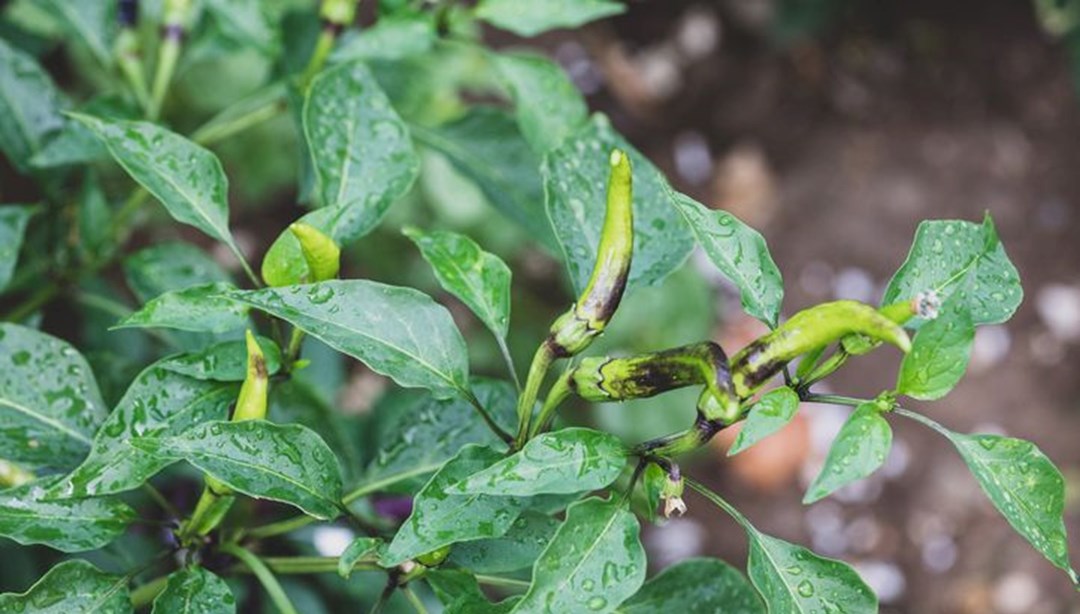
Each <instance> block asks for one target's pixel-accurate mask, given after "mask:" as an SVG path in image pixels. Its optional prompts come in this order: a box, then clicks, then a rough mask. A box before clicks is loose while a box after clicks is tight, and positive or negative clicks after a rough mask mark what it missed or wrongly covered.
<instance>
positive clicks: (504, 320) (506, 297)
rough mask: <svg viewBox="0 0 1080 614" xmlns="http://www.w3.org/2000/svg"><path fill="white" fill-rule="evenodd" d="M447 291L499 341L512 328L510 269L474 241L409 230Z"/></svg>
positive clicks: (442, 233)
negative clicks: (467, 308)
mask: <svg viewBox="0 0 1080 614" xmlns="http://www.w3.org/2000/svg"><path fill="white" fill-rule="evenodd" d="M404 232H405V235H406V236H407V237H409V238H410V239H412V241H413V243H416V246H417V247H418V248H420V253H421V255H423V257H424V260H427V262H428V264H430V265H431V268H432V270H433V271H434V272H435V277H436V278H437V279H438V280H439V285H440V286H442V288H443V289H444V290H446V291H447V292H449V293H450V294H453V295H454V296H456V297H458V298H459V299H461V302H463V303H465V304H466V305H467V306H468V307H469V309H471V310H472V311H473V313H475V314H476V316H477V317H478V318H480V321H481V322H483V323H484V326H487V327H488V329H489V330H490V331H491V332H492V333H493V334H494V335H495V336H496V337H499V338H505V337H506V333H507V330H508V329H509V327H510V267H508V266H506V263H505V262H503V261H502V260H500V259H499V257H498V256H496V255H494V254H490V253H488V252H485V251H484V250H482V249H480V246H479V245H477V244H476V242H475V241H473V240H472V239H470V238H469V237H466V236H465V235H460V234H457V233H455V232H449V231H440V230H436V231H432V232H428V233H425V232H424V231H422V230H420V229H417V228H406V229H405V231H404Z"/></svg>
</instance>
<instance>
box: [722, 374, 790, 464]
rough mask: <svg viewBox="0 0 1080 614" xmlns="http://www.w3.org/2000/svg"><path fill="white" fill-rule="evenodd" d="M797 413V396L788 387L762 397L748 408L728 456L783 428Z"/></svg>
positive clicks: (772, 391)
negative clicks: (748, 411) (748, 410)
mask: <svg viewBox="0 0 1080 614" xmlns="http://www.w3.org/2000/svg"><path fill="white" fill-rule="evenodd" d="M798 411H799V395H798V394H796V393H795V391H794V390H792V389H791V388H788V387H786V386H785V387H782V388H777V389H776V390H771V391H769V392H767V393H766V394H764V395H762V397H761V399H760V400H759V401H758V402H757V403H754V404H753V405H752V406H751V407H750V413H748V414H747V416H746V421H745V422H743V425H742V429H741V430H739V435H738V437H736V438H735V443H733V444H731V448H730V449H729V450H728V456H734V455H736V454H738V453H739V452H742V451H743V450H745V449H747V448H749V447H750V446H752V445H754V444H755V443H757V442H759V441H761V440H762V439H765V438H766V437H768V436H769V435H772V434H773V433H775V432H776V431H779V430H780V429H782V428H784V426H786V425H787V423H788V422H791V419H792V418H794V417H795V414H796V413H797V412H798Z"/></svg>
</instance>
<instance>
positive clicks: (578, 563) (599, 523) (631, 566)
mask: <svg viewBox="0 0 1080 614" xmlns="http://www.w3.org/2000/svg"><path fill="white" fill-rule="evenodd" d="M639 531H640V526H639V525H638V521H637V518H635V517H634V515H633V514H632V513H630V511H629V510H627V509H626V506H625V505H623V504H622V502H621V501H619V497H615V496H613V497H612V499H611V500H609V501H603V500H601V499H597V498H592V499H586V500H584V501H581V502H578V503H575V504H574V505H572V506H570V508H569V509H568V510H567V511H566V521H565V522H563V524H562V526H561V527H559V531H558V532H557V533H555V537H554V538H553V539H552V540H551V543H549V544H548V546H547V548H545V549H544V552H543V554H541V555H540V558H538V559H537V560H536V565H535V566H534V567H533V576H532V584H531V585H530V586H529V590H528V592H526V593H525V596H524V597H523V598H522V599H521V601H520V602H518V604H517V606H516V607H515V608H514V609H513V610H512V611H513V612H612V611H614V610H615V608H617V607H618V606H619V604H620V603H622V602H623V601H625V600H626V599H628V598H630V596H631V595H633V594H634V593H635V592H637V590H638V588H639V587H640V586H641V584H642V582H644V581H645V549H644V548H642V547H641V541H640V538H639V535H638V533H639Z"/></svg>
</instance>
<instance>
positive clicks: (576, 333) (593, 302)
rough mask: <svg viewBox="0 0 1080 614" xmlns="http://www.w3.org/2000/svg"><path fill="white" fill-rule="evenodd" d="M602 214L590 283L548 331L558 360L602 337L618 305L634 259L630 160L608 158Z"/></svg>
mask: <svg viewBox="0 0 1080 614" xmlns="http://www.w3.org/2000/svg"><path fill="white" fill-rule="evenodd" d="M610 162H611V173H610V175H609V176H608V191H607V210H606V213H605V215H604V228H603V232H602V233H601V235H600V245H599V246H598V248H597V256H596V264H594V265H593V270H592V275H590V277H589V283H588V284H587V285H586V286H585V290H583V291H582V293H581V296H580V297H578V300H577V302H575V303H574V306H573V307H571V308H570V310H569V311H567V312H566V313H564V314H563V315H562V316H560V317H559V318H558V319H557V320H555V323H554V324H552V326H551V334H550V335H549V337H548V341H547V343H548V345H549V346H550V347H551V349H552V351H553V352H554V354H555V355H556V356H557V357H566V356H573V355H574V354H577V353H578V352H580V351H582V350H584V349H585V348H586V347H588V346H589V344H590V343H592V341H593V339H594V338H596V336H597V335H599V334H600V333H602V332H603V331H604V328H605V327H606V326H607V323H608V322H609V321H610V320H611V316H612V315H613V314H614V313H615V309H616V308H618V306H619V301H620V300H622V295H623V291H624V290H625V289H626V280H627V278H628V277H629V275H630V262H631V260H632V258H633V254H634V210H633V177H632V174H631V169H630V158H629V157H628V156H627V155H626V152H624V151H622V150H618V149H616V150H613V151H612V152H611V159H610Z"/></svg>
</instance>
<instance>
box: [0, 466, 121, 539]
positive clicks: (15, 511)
mask: <svg viewBox="0 0 1080 614" xmlns="http://www.w3.org/2000/svg"><path fill="white" fill-rule="evenodd" d="M47 485H48V483H47V482H45V483H43V482H31V483H29V484H24V485H22V486H18V487H16V488H9V489H7V490H0V536H3V537H7V538H8V539H12V540H15V541H17V542H19V543H20V544H23V545H29V544H43V545H45V546H48V547H50V548H53V549H55V550H60V551H61V552H83V551H86V550H95V549H97V548H101V547H103V546H105V545H106V544H108V543H109V542H111V541H112V540H114V539H116V538H117V537H119V535H120V534H121V533H123V532H124V529H125V528H127V526H128V524H130V523H131V522H132V521H133V520H135V511H134V510H132V509H131V508H130V507H128V506H127V505H125V504H124V503H122V502H121V501H118V500H116V499H73V500H66V501H46V500H44V497H45V492H46V491H45V487H46V486H47Z"/></svg>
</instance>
